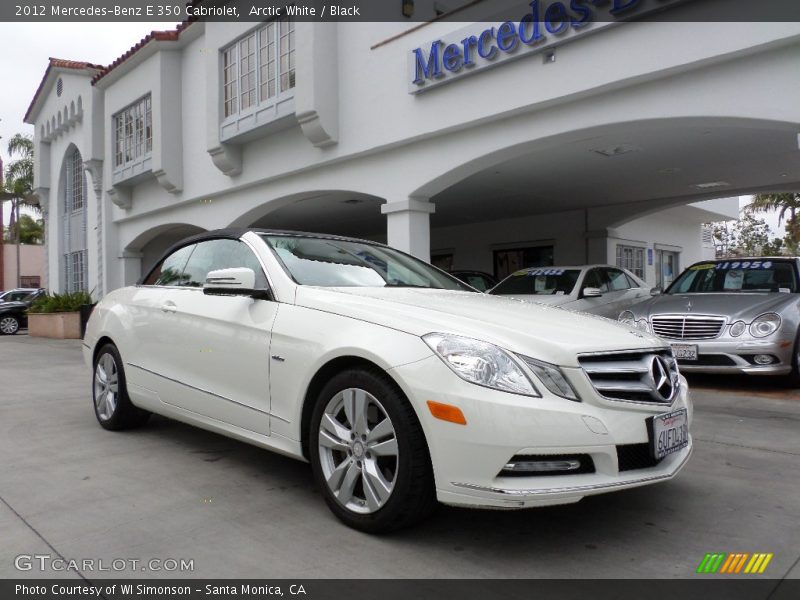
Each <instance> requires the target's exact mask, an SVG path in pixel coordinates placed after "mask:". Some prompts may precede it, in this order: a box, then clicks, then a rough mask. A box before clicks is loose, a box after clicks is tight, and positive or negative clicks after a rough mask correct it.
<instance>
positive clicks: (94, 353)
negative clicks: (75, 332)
mask: <svg viewBox="0 0 800 600" xmlns="http://www.w3.org/2000/svg"><path fill="white" fill-rule="evenodd" d="M106 344H111V345H112V346H114V347H115V348H117V352H119V348H118V347H117V345H116V344H115V343H114V340H112V339H111V338H110V337H109V336H107V335H102V336H100V338H99V339H98V340H97V341H96V342H95V344H94V348H92V368H93V369H94V361H96V360H97V353H98V352H100V348H102V347H103V346H105V345H106Z"/></svg>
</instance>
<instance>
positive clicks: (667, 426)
mask: <svg viewBox="0 0 800 600" xmlns="http://www.w3.org/2000/svg"><path fill="white" fill-rule="evenodd" d="M650 433H651V435H650V450H651V452H652V454H653V457H654V458H655V459H656V460H661V459H662V458H664V457H665V456H667V455H668V454H672V453H673V452H677V451H678V450H681V449H683V448H685V447H686V446H688V445H689V418H688V415H687V414H686V409H685V408H682V409H680V410H676V411H674V412H671V413H667V414H664V415H657V416H655V417H652V418H651V419H650Z"/></svg>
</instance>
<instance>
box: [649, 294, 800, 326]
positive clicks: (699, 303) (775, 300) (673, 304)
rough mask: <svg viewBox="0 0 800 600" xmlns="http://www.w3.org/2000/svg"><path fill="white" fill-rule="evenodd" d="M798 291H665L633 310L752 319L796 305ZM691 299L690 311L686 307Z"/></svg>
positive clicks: (653, 313) (652, 313)
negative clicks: (709, 292)
mask: <svg viewBox="0 0 800 600" xmlns="http://www.w3.org/2000/svg"><path fill="white" fill-rule="evenodd" d="M797 301H798V295H797V294H783V293H775V292H773V293H766V294H757V293H749V292H748V293H742V292H739V293H731V294H724V293H720V294H663V295H661V296H656V297H654V298H651V299H650V300H647V301H645V302H643V303H642V304H639V305H637V306H636V307H635V308H634V309H633V311H634V313H639V314H638V315H637V316H640V315H641V316H647V317H650V316H652V315H658V314H667V313H669V314H692V315H694V314H705V315H724V316H728V317H730V318H731V319H734V320H735V319H746V320H752V319H753V318H755V317H757V316H758V315H760V314H763V313H765V312H774V311H780V310H781V309H782V308H783V307H784V306H787V305H789V304H795V303H796V302H797ZM689 302H691V303H692V306H691V310H687V305H688V304H689Z"/></svg>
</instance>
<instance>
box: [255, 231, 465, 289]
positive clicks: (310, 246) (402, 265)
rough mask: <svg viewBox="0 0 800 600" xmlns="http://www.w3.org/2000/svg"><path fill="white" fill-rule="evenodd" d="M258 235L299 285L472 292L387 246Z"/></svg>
mask: <svg viewBox="0 0 800 600" xmlns="http://www.w3.org/2000/svg"><path fill="white" fill-rule="evenodd" d="M262 237H263V238H264V239H265V240H266V242H267V243H268V244H269V245H270V246H271V247H272V249H273V250H274V251H275V254H277V255H278V258H279V259H280V261H281V262H282V263H283V266H284V268H285V269H286V271H287V272H288V273H289V275H291V277H292V278H293V279H294V280H295V281H296V282H297V283H299V284H301V285H316V286H322V287H419V288H433V289H440V290H461V291H470V292H472V291H474V290H473V289H472V288H470V287H469V286H467V285H464V284H463V283H461V282H460V281H458V280H457V279H455V278H453V277H450V276H449V275H446V274H445V273H443V272H441V271H439V270H437V269H435V268H433V267H431V266H430V265H428V264H426V263H424V262H422V261H421V260H418V259H416V258H413V257H411V256H408V255H406V254H403V253H401V252H398V251H397V250H393V249H391V248H386V247H383V246H377V245H372V244H367V243H360V242H351V241H346V240H336V239H323V238H311V237H302V236H288V235H263V236H262Z"/></svg>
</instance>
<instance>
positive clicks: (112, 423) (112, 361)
mask: <svg viewBox="0 0 800 600" xmlns="http://www.w3.org/2000/svg"><path fill="white" fill-rule="evenodd" d="M92 400H93V404H94V415H95V417H97V421H98V423H100V425H101V426H102V427H103V428H104V429H108V430H111V431H119V430H122V429H130V428H133V427H138V426H140V425H142V424H144V423H145V421H147V419H148V418H149V417H150V413H148V412H146V411H143V410H141V409H139V408H136V407H135V406H134V405H133V404H132V403H131V401H130V398H129V397H128V388H127V383H126V380H125V369H124V368H123V366H122V358H121V357H120V355H119V351H118V350H117V347H116V346H114V345H113V344H106V345H105V346H103V347H102V348H100V351H99V352H98V353H97V355H96V356H95V359H94V380H93V384H92Z"/></svg>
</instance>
